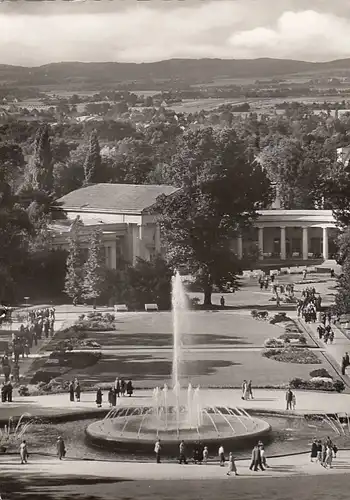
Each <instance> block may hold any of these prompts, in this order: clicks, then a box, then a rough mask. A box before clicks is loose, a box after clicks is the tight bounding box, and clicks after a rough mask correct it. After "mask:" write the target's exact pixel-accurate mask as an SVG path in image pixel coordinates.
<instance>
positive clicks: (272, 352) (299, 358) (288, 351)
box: [262, 347, 321, 365]
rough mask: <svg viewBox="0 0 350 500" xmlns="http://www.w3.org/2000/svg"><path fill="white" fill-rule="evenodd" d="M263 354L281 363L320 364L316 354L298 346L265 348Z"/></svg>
mask: <svg viewBox="0 0 350 500" xmlns="http://www.w3.org/2000/svg"><path fill="white" fill-rule="evenodd" d="M262 355H263V356H265V357H266V358H269V359H273V360H275V361H281V362H282V363H298V364H302V365H318V364H321V361H320V359H319V358H318V356H316V354H314V353H313V352H312V351H309V350H308V349H303V348H299V347H285V348H284V349H265V351H263V353H262Z"/></svg>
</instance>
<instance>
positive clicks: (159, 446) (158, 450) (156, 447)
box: [154, 439, 161, 464]
mask: <svg viewBox="0 0 350 500" xmlns="http://www.w3.org/2000/svg"><path fill="white" fill-rule="evenodd" d="M160 451H161V445H160V439H157V441H156V444H155V445H154V453H155V454H156V462H157V464H160Z"/></svg>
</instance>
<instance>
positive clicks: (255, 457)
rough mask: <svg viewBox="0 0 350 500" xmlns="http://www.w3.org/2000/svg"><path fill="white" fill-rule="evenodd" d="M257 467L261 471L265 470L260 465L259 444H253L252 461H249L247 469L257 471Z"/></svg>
mask: <svg viewBox="0 0 350 500" xmlns="http://www.w3.org/2000/svg"><path fill="white" fill-rule="evenodd" d="M258 468H260V470H262V471H263V470H265V469H264V468H263V466H262V463H261V453H260V449H259V446H258V445H255V446H254V448H253V451H252V461H251V463H250V467H249V469H250V470H254V471H257V470H258Z"/></svg>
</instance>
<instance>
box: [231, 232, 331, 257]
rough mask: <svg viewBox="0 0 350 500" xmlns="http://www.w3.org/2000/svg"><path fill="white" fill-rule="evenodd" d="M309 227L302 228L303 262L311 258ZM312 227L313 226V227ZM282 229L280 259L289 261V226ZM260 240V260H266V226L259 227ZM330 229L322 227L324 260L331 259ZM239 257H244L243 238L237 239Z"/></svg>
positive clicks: (258, 242)
mask: <svg viewBox="0 0 350 500" xmlns="http://www.w3.org/2000/svg"><path fill="white" fill-rule="evenodd" d="M309 227H310V226H302V227H301V229H302V245H301V249H302V252H301V254H302V255H301V256H302V259H303V260H308V258H309ZM311 227H312V226H311ZM279 229H280V258H281V260H286V259H287V238H286V229H287V226H279ZM257 230H258V238H257V240H258V241H257V244H258V249H259V259H263V258H264V226H258V227H257ZM328 230H329V228H328V226H323V227H322V257H323V259H324V260H327V259H329V249H328V238H329V231H328ZM237 255H238V257H239V258H242V257H243V238H242V236H238V238H237Z"/></svg>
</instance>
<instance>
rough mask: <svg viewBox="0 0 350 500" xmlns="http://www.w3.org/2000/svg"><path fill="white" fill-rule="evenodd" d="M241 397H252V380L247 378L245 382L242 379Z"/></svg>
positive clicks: (245, 398)
mask: <svg viewBox="0 0 350 500" xmlns="http://www.w3.org/2000/svg"><path fill="white" fill-rule="evenodd" d="M242 399H244V400H247V399H254V398H253V388H252V381H251V380H249V382H247V381H246V380H243V383H242Z"/></svg>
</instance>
